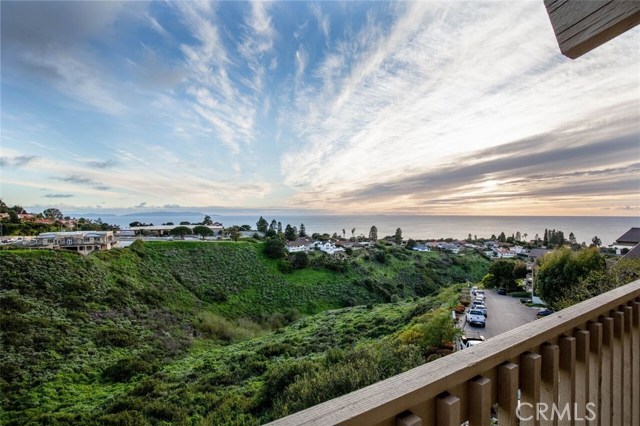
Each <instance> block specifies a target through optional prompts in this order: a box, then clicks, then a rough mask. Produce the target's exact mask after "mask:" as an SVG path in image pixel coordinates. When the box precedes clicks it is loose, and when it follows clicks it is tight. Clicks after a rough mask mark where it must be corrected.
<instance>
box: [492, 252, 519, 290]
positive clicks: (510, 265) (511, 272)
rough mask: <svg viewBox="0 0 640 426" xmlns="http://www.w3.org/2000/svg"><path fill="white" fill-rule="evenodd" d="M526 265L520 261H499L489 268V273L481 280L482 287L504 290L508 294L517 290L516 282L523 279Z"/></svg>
mask: <svg viewBox="0 0 640 426" xmlns="http://www.w3.org/2000/svg"><path fill="white" fill-rule="evenodd" d="M526 275H527V265H526V263H524V262H522V261H520V260H516V261H513V260H507V259H499V260H496V261H494V262H493V263H492V264H491V266H490V267H489V273H488V274H487V275H486V276H485V277H484V278H483V279H482V285H483V286H485V287H486V288H500V287H501V288H504V289H506V290H507V291H508V292H514V291H517V290H518V289H519V286H518V282H517V281H516V280H519V279H522V278H525V277H526Z"/></svg>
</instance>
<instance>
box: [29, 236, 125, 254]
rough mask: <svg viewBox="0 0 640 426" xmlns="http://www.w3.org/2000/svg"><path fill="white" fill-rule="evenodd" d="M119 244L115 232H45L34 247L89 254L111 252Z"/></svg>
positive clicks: (36, 240)
mask: <svg viewBox="0 0 640 426" xmlns="http://www.w3.org/2000/svg"><path fill="white" fill-rule="evenodd" d="M117 242H118V240H117V239H116V237H115V236H114V235H113V231H70V232H43V233H41V234H40V235H38V236H37V237H35V244H34V247H38V248H44V249H53V250H70V251H75V252H78V253H80V254H89V253H91V252H93V251H96V250H111V249H112V248H113V246H114V245H115V244H116V243H117Z"/></svg>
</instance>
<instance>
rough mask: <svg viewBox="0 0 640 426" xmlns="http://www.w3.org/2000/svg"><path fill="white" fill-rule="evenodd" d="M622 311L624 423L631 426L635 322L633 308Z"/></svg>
mask: <svg viewBox="0 0 640 426" xmlns="http://www.w3.org/2000/svg"><path fill="white" fill-rule="evenodd" d="M622 311H623V313H624V335H623V339H624V341H623V346H622V355H623V357H624V364H623V367H622V368H623V370H622V371H623V374H622V397H623V402H622V404H623V408H622V417H623V418H622V422H623V424H624V425H627V426H631V396H632V393H633V392H632V386H631V382H632V380H633V368H632V363H631V357H632V356H633V354H632V353H631V333H632V331H631V325H632V322H633V309H632V308H631V306H623V308H622ZM633 426H638V424H637V423H635V424H634V425H633Z"/></svg>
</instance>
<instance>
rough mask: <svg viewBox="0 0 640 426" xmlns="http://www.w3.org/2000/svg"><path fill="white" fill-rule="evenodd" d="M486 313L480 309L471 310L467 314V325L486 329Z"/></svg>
mask: <svg viewBox="0 0 640 426" xmlns="http://www.w3.org/2000/svg"><path fill="white" fill-rule="evenodd" d="M486 321H487V320H486V318H485V316H484V313H483V312H482V311H481V310H479V309H471V310H470V311H469V312H467V323H469V324H470V325H477V326H480V327H485V326H486V325H487V323H486Z"/></svg>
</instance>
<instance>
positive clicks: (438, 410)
mask: <svg viewBox="0 0 640 426" xmlns="http://www.w3.org/2000/svg"><path fill="white" fill-rule="evenodd" d="M519 403H520V404H522V406H521V407H520V410H519V411H518V404H519ZM538 403H544V404H547V407H549V409H548V411H546V412H545V413H542V411H540V412H538V414H539V416H538V418H536V416H535V413H534V412H533V410H532V408H531V407H535V406H536V404H538ZM589 403H591V404H592V405H589V406H587V404H589ZM529 404H530V405H529ZM567 404H569V406H568V407H570V408H571V412H570V413H569V414H570V415H571V416H570V417H571V419H568V414H567V412H564V409H565V407H566V406H567ZM553 405H555V407H556V408H557V410H559V411H558V412H556V414H555V421H554V420H551V419H550V418H551V413H552V411H551V410H552V406H553ZM492 407H493V408H495V409H496V412H497V417H498V424H499V425H500V426H503V425H516V424H518V415H517V414H518V412H519V414H520V421H519V424H520V425H556V424H560V425H564V424H566V425H574V424H575V425H583V424H593V425H601V426H607V425H611V426H619V425H629V426H631V425H639V424H640V280H638V281H634V282H632V283H630V284H627V285H625V286H623V287H619V288H617V289H615V290H612V291H610V292H608V293H605V294H602V295H600V296H598V297H595V298H593V299H589V300H587V301H584V302H582V303H580V304H577V305H574V306H572V307H570V308H567V309H565V310H563V311H560V312H558V313H556V314H554V315H551V316H549V317H546V318H543V319H541V320H538V321H536V322H534V323H531V324H527V325H524V326H522V327H519V328H516V329H513V330H511V331H509V332H506V333H504V334H502V335H500V336H497V337H495V338H493V339H490V340H489V341H487V342H486V343H483V344H482V345H477V346H474V347H473V348H470V349H465V350H463V351H459V352H456V353H454V354H452V355H449V356H446V357H443V358H440V359H438V360H436V361H434V362H431V363H428V364H425V365H422V366H420V367H417V368H415V369H413V370H410V371H407V372H405V373H403V374H400V375H397V376H394V377H391V378H389V379H387V380H384V381H381V382H378V383H375V384H373V385H371V386H368V387H366V388H363V389H360V390H358V391H355V392H352V393H350V394H348V395H345V396H342V397H340V398H336V399H333V400H331V401H327V402H325V403H323V404H319V405H316V406H314V407H311V408H308V409H306V410H303V411H300V412H298V413H295V414H292V415H290V416H288V417H285V418H282V419H279V420H276V421H274V422H272V423H270V425H274V426H275V425H278V426H291V425H318V426H327V425H338V424H340V425H381V426H382V425H398V426H419V425H422V426H450V425H456V426H459V425H461V424H462V423H465V422H467V421H468V422H469V423H468V424H469V425H470V426H474V425H482V426H486V425H488V424H490V422H491V409H492ZM541 413H542V414H541ZM560 415H562V418H561V419H560V421H558V418H559V417H560ZM592 417H595V420H593V421H590V420H589V419H591V418H592Z"/></svg>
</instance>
